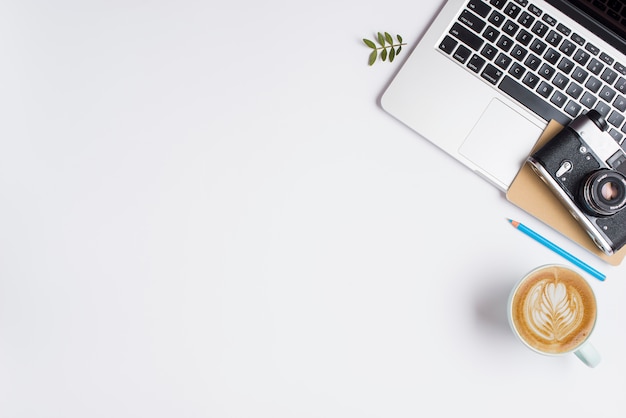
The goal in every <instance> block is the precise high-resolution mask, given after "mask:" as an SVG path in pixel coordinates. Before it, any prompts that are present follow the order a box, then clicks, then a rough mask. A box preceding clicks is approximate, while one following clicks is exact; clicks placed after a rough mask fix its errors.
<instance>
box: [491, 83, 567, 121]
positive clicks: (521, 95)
mask: <svg viewBox="0 0 626 418" xmlns="http://www.w3.org/2000/svg"><path fill="white" fill-rule="evenodd" d="M528 74H530V73H528ZM499 87H500V89H501V90H502V91H503V92H505V93H506V94H508V95H509V96H511V97H512V98H514V99H515V100H517V101H518V102H520V103H521V104H522V105H523V106H525V107H527V108H528V109H530V110H531V111H533V112H534V113H535V114H537V115H538V116H539V117H540V118H542V119H543V120H545V121H549V120H551V119H554V120H556V121H557V122H559V123H561V124H563V125H567V124H568V123H569V122H570V121H571V118H569V117H568V116H567V115H565V114H564V113H562V112H561V111H559V110H557V109H555V108H554V106H551V105H550V104H548V103H547V102H545V101H544V100H543V99H541V98H540V97H539V96H537V95H536V94H535V93H533V92H532V91H529V90H528V89H527V88H526V87H524V86H523V85H521V84H520V83H518V82H517V81H515V80H514V79H512V78H511V77H509V76H507V75H505V76H504V78H503V79H502V82H501V83H500V85H499Z"/></svg>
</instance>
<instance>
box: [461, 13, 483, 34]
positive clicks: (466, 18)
mask: <svg viewBox="0 0 626 418" xmlns="http://www.w3.org/2000/svg"><path fill="white" fill-rule="evenodd" d="M459 21H460V22H462V23H464V24H465V26H467V27H468V28H470V29H472V30H473V31H474V32H476V33H481V32H482V31H483V29H485V26H486V25H487V23H485V21H484V20H482V19H481V18H480V17H478V16H476V15H475V14H474V13H472V12H470V11H469V10H463V11H462V12H461V16H459Z"/></svg>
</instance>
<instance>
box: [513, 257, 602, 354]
mask: <svg viewBox="0 0 626 418" xmlns="http://www.w3.org/2000/svg"><path fill="white" fill-rule="evenodd" d="M510 309H511V321H512V325H513V327H514V329H515V331H516V332H517V333H518V334H519V336H520V337H521V338H522V340H523V341H524V342H525V343H526V344H527V345H529V346H530V347H532V348H534V349H535V350H538V351H541V352H543V353H551V354H559V353H565V352H568V351H572V350H575V349H576V348H577V347H578V346H580V345H581V344H582V343H584V342H585V340H586V339H587V337H588V336H589V334H590V333H591V331H592V330H593V326H594V324H595V319H596V301H595V297H594V296H593V291H592V290H591V287H590V286H589V284H588V283H587V281H586V280H585V279H584V278H583V277H581V276H580V275H578V274H577V273H576V272H574V271H572V270H569V269H567V268H563V267H559V266H551V267H549V268H544V269H539V270H537V271H535V272H533V273H531V274H530V275H529V276H527V277H526V278H525V279H524V280H523V281H522V282H521V283H520V284H519V286H518V287H517V289H516V290H515V292H514V293H513V295H512V298H511V307H510Z"/></svg>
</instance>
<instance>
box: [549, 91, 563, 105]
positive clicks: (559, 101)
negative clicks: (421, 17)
mask: <svg viewBox="0 0 626 418" xmlns="http://www.w3.org/2000/svg"><path fill="white" fill-rule="evenodd" d="M550 102H552V104H554V105H555V106H556V107H558V108H561V107H563V105H565V102H567V96H565V95H564V94H563V93H561V92H560V91H558V90H557V91H555V92H554V94H553V95H552V97H551V98H550Z"/></svg>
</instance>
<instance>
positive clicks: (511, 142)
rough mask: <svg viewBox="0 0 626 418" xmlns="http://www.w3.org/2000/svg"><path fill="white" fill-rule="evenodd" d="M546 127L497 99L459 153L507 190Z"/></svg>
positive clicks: (481, 118)
mask: <svg viewBox="0 0 626 418" xmlns="http://www.w3.org/2000/svg"><path fill="white" fill-rule="evenodd" d="M543 128H544V126H541V127H540V126H537V125H536V124H535V123H533V122H531V121H530V120H528V119H527V118H525V117H524V116H522V115H520V114H519V113H518V112H516V111H515V110H513V109H511V108H510V107H509V106H507V105H506V104H504V103H503V102H501V101H500V100H498V99H493V100H492V101H491V102H490V103H489V105H488V106H487V108H486V109H485V111H484V112H483V114H482V115H481V117H480V119H479V120H478V122H477V123H476V125H474V128H473V129H472V131H471V132H470V133H469V135H468V136H467V137H466V138H465V141H464V142H463V144H462V145H461V147H460V148H459V152H460V153H461V154H462V155H463V156H464V157H465V158H467V159H468V160H470V161H471V162H472V163H474V165H476V166H477V167H480V169H481V170H483V171H484V172H485V174H486V175H487V176H490V177H493V178H494V180H496V181H497V182H499V183H501V187H506V186H508V185H509V184H511V183H512V182H513V179H514V178H515V175H516V174H517V172H518V171H519V169H520V168H521V166H522V164H523V162H524V159H525V157H526V156H527V155H528V154H529V153H530V151H531V149H532V147H533V145H534V144H535V142H536V141H537V138H539V136H540V135H541V133H542V132H543Z"/></svg>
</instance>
